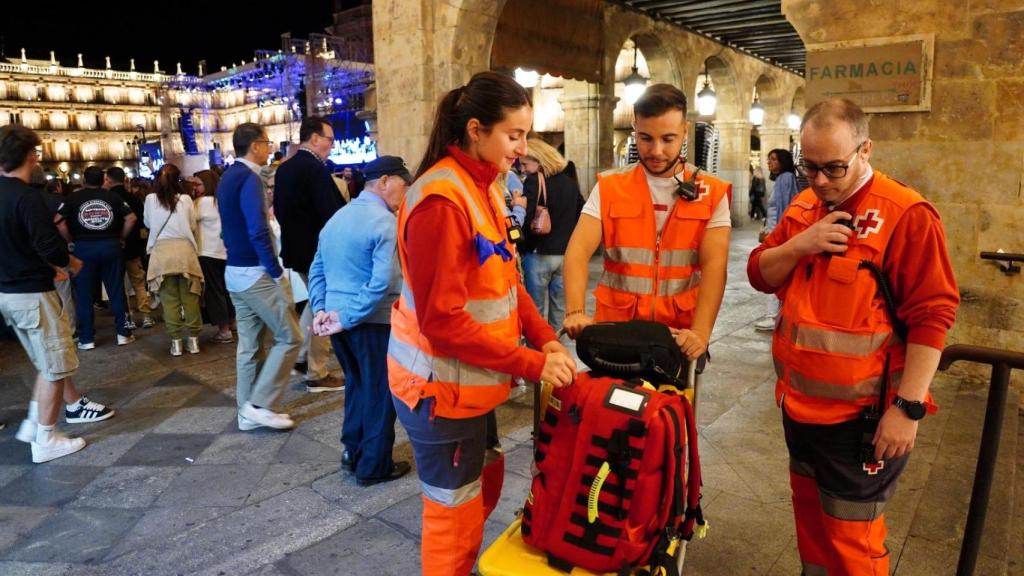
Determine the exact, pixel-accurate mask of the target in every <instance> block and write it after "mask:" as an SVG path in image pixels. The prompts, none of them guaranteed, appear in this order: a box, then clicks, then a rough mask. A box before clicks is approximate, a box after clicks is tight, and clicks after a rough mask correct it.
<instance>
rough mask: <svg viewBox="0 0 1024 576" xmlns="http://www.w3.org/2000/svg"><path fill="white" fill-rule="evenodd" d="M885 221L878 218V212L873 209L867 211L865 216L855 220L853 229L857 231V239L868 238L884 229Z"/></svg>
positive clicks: (862, 215)
mask: <svg viewBox="0 0 1024 576" xmlns="http://www.w3.org/2000/svg"><path fill="white" fill-rule="evenodd" d="M882 224H885V220H884V219H883V218H881V217H879V216H878V210H875V209H874V208H872V209H871V210H865V211H864V213H863V214H861V215H860V216H857V217H856V218H854V219H853V227H854V228H856V229H857V238H861V239H863V238H867V237H868V235H869V234H876V233H878V232H879V231H880V230H881V229H882Z"/></svg>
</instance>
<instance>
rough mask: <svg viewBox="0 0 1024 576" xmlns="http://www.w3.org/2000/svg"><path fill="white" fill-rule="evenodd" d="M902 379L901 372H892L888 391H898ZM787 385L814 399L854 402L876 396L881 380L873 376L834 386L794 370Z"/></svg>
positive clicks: (834, 384) (790, 373)
mask: <svg viewBox="0 0 1024 576" xmlns="http://www.w3.org/2000/svg"><path fill="white" fill-rule="evenodd" d="M902 377H903V372H902V371H898V372H894V373H893V374H892V377H891V378H890V382H889V390H891V391H895V390H898V389H899V387H900V379H901V378H902ZM789 385H790V386H792V387H793V389H795V390H799V391H800V392H801V393H803V394H805V395H807V396H813V397H815V398H829V399H831V400H847V401H855V400H859V399H861V398H864V397H866V396H878V393H879V388H880V387H881V385H882V379H881V377H879V376H873V377H871V378H866V379H864V380H861V381H860V382H855V383H853V384H836V383H832V382H822V381H821V380H815V379H813V378H808V377H807V376H804V375H803V374H800V373H799V372H797V371H796V370H790V371H789Z"/></svg>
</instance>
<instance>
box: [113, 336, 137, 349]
mask: <svg viewBox="0 0 1024 576" xmlns="http://www.w3.org/2000/svg"><path fill="white" fill-rule="evenodd" d="M132 342H135V335H134V334H129V335H127V336H121V335H120V334H118V335H117V345H118V346H124V345H125V344H131V343H132Z"/></svg>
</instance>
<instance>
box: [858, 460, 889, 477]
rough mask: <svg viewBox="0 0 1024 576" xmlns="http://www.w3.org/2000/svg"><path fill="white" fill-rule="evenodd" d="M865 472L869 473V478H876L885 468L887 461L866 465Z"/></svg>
mask: <svg viewBox="0 0 1024 576" xmlns="http://www.w3.org/2000/svg"><path fill="white" fill-rule="evenodd" d="M863 468H864V471H865V472H867V473H868V476H875V475H876V474H878V471H879V470H881V469H883V468H885V460H879V461H878V462H872V463H870V464H864V466H863Z"/></svg>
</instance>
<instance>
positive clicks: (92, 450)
mask: <svg viewBox="0 0 1024 576" xmlns="http://www.w3.org/2000/svg"><path fill="white" fill-rule="evenodd" d="M115 418H116V416H115ZM143 437H144V434H142V433H140V432H135V433H124V434H118V435H113V436H92V435H86V436H85V440H86V442H88V445H87V446H86V447H85V449H84V450H80V451H78V452H75V453H74V454H69V455H68V456H64V457H63V458H58V459H56V460H52V461H51V463H52V464H54V465H56V466H110V465H111V464H113V463H114V462H117V461H118V460H120V459H121V457H122V456H124V455H125V453H127V452H128V451H129V450H131V449H132V446H135V444H136V443H138V442H139V440H142V438H143Z"/></svg>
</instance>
